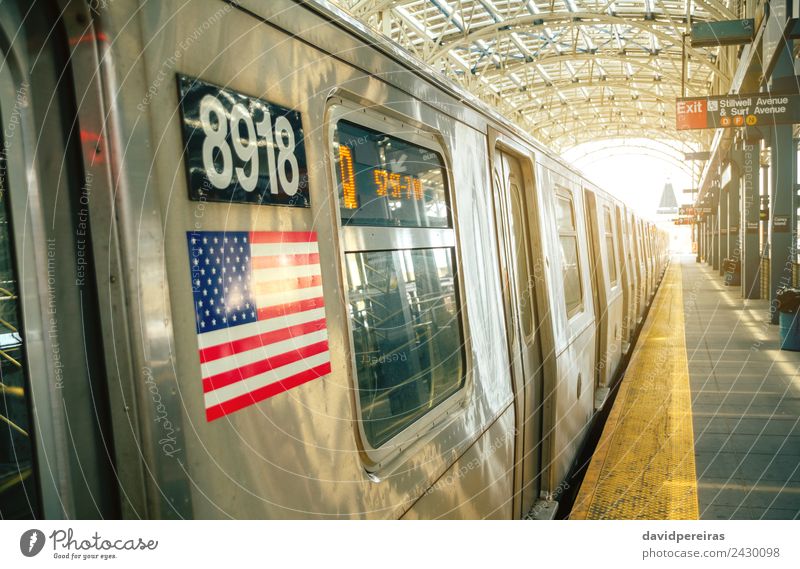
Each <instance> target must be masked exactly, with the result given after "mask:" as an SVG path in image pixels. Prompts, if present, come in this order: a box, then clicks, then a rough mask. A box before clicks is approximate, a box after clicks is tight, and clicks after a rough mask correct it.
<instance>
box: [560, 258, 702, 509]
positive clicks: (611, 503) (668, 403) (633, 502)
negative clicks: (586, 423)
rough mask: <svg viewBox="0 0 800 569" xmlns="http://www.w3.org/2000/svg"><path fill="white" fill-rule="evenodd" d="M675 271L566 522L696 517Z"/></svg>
mask: <svg viewBox="0 0 800 569" xmlns="http://www.w3.org/2000/svg"><path fill="white" fill-rule="evenodd" d="M698 516H699V508H698V504H697V475H696V471H695V462H694V433H693V430H692V398H691V389H690V385H689V363H688V359H687V356H686V339H685V337H684V322H683V290H682V284H681V267H680V265H679V264H671V265H670V267H669V269H668V270H667V273H666V275H665V276H664V280H663V282H662V283H661V286H660V287H659V290H658V294H657V295H656V297H655V299H654V301H653V306H652V307H651V309H650V314H649V316H648V318H647V321H646V322H645V326H644V328H643V329H642V333H641V334H640V336H639V341H638V343H637V345H636V348H635V350H634V353H633V356H632V357H631V361H630V363H629V365H628V369H627V371H626V373H625V377H624V379H623V380H622V384H621V385H620V391H619V394H618V395H617V399H616V401H615V403H614V407H613V408H612V410H611V413H609V417H608V421H607V422H606V424H605V427H604V428H603V433H602V435H601V437H600V441H599V442H598V445H597V450H596V452H595V454H594V456H593V457H592V461H591V463H590V464H589V468H588V470H587V472H586V476H585V477H584V480H583V484H582V485H581V488H580V490H579V492H578V497H577V498H576V500H575V504H574V506H573V509H572V513H571V515H570V518H571V519H590V520H598V519H615V520H626V519H627V520H631V519H650V520H677V519H680V520H685V519H692V520H694V519H698Z"/></svg>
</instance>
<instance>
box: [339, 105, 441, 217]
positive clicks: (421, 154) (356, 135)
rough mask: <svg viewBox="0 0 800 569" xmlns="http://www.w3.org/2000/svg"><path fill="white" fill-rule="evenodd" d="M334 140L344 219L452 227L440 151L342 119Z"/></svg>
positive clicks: (341, 209)
mask: <svg viewBox="0 0 800 569" xmlns="http://www.w3.org/2000/svg"><path fill="white" fill-rule="evenodd" d="M333 146H334V154H335V158H336V160H337V163H336V175H337V178H338V183H339V207H340V211H341V215H342V225H370V226H379V227H431V228H445V227H450V209H449V207H448V203H447V188H446V186H445V169H444V162H443V161H442V157H441V155H440V154H439V153H438V152H435V151H433V150H430V149H429V148H425V147H423V146H418V145H416V144H413V143H411V142H408V141H406V140H402V139H400V138H396V137H394V136H391V135H389V134H385V133H382V132H379V131H377V130H372V129H369V128H365V127H363V126H359V125H356V124H353V123H351V122H348V121H344V120H340V121H339V122H338V123H337V124H336V131H335V133H334V144H333Z"/></svg>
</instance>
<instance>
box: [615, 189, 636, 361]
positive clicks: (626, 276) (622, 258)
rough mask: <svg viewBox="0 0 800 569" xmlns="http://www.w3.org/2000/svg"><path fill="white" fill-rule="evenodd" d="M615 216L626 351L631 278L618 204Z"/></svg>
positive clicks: (625, 347)
mask: <svg viewBox="0 0 800 569" xmlns="http://www.w3.org/2000/svg"><path fill="white" fill-rule="evenodd" d="M614 214H615V218H616V222H617V223H616V235H617V257H618V258H619V264H620V268H621V271H620V272H621V278H622V294H623V299H624V300H623V316H622V352H623V353H626V352H627V351H628V348H629V347H630V341H631V337H632V336H633V324H632V322H631V320H632V315H633V312H634V310H633V307H632V299H633V281H632V278H631V267H630V262H629V261H628V255H629V254H628V248H629V245H628V241H627V240H626V236H627V229H626V227H627V226H626V220H625V215H624V212H623V211H622V208H621V207H620V206H619V205H615V206H614Z"/></svg>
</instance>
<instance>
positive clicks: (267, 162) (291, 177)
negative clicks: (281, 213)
mask: <svg viewBox="0 0 800 569" xmlns="http://www.w3.org/2000/svg"><path fill="white" fill-rule="evenodd" d="M178 90H179V94H180V109H181V118H182V123H183V144H184V153H185V162H186V173H187V177H188V183H189V198H190V199H192V200H198V201H215V202H234V203H248V204H259V205H281V206H291V207H309V205H310V203H309V195H308V171H307V168H306V150H305V145H304V142H303V124H302V121H301V119H300V113H299V112H297V111H293V110H291V109H287V108H285V107H282V106H280V105H276V104H274V103H270V102H268V101H265V100H263V99H257V98H255V97H249V96H247V95H243V94H241V93H237V92H235V91H231V90H230V89H225V88H223V87H217V86H216V85H212V84H210V83H206V82H204V81H200V80H199V79H194V78H192V77H186V76H184V75H178Z"/></svg>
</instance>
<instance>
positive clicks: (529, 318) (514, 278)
mask: <svg viewBox="0 0 800 569" xmlns="http://www.w3.org/2000/svg"><path fill="white" fill-rule="evenodd" d="M494 185H495V200H494V201H495V215H496V217H497V227H498V236H499V244H500V245H499V246H500V264H501V273H502V278H503V284H504V286H503V289H504V303H505V314H506V333H507V337H508V344H509V355H510V358H511V372H512V381H513V384H514V399H515V411H516V428H517V438H516V445H515V447H516V448H515V469H514V490H515V495H516V497H517V498H516V499H515V501H514V515H515V517H517V518H519V517H521V516H522V515H525V514H526V513H527V512H528V511H529V510H530V509H531V507H532V506H533V504H534V502H535V501H536V499H537V498H538V496H539V490H540V487H541V481H540V477H539V474H540V472H541V440H542V426H541V425H542V413H541V404H542V371H541V370H542V355H541V345H540V338H539V336H540V334H539V330H538V326H537V322H538V319H537V314H536V296H535V290H534V267H533V262H532V261H533V255H532V249H531V234H532V231H531V220H532V219H533V217H532V215H531V208H530V201H529V200H530V199H531V197H532V195H533V187H532V184H526V183H525V176H524V172H523V168H522V164H521V163H520V160H519V159H518V158H517V157H515V156H514V155H512V154H509V153H508V152H506V151H503V150H500V149H499V148H498V149H496V150H495V153H494ZM526 190H527V191H526Z"/></svg>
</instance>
